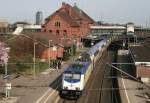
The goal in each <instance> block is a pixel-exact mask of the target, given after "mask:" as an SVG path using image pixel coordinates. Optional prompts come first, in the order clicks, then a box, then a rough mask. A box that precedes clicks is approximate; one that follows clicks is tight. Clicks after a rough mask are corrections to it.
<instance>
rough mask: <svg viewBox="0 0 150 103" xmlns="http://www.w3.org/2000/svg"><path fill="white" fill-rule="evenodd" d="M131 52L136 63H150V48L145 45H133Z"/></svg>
mask: <svg viewBox="0 0 150 103" xmlns="http://www.w3.org/2000/svg"><path fill="white" fill-rule="evenodd" d="M130 53H131V56H132V59H133V60H134V63H135V64H137V65H138V64H141V63H144V64H148V65H150V55H149V53H150V48H147V47H145V46H131V47H130Z"/></svg>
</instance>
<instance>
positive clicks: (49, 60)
mask: <svg viewBox="0 0 150 103" xmlns="http://www.w3.org/2000/svg"><path fill="white" fill-rule="evenodd" d="M51 42H52V40H49V41H48V44H49V49H48V64H49V65H48V66H49V67H48V68H50V65H51V55H50V52H51V49H50V48H51Z"/></svg>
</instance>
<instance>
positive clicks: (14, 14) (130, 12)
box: [0, 0, 150, 26]
mask: <svg viewBox="0 0 150 103" xmlns="http://www.w3.org/2000/svg"><path fill="white" fill-rule="evenodd" d="M0 1H1V2H0V20H6V21H8V22H10V23H14V22H16V21H28V22H31V23H35V13H36V12H37V11H42V12H43V18H46V17H47V16H49V15H51V14H52V13H53V12H54V11H55V10H57V9H58V8H60V7H61V3H62V2H66V3H69V4H70V5H74V3H76V4H77V6H78V7H79V8H81V9H82V10H83V11H85V12H86V13H87V14H88V15H89V16H90V17H92V18H93V19H94V20H95V21H104V22H108V23H122V24H124V23H127V22H134V23H135V24H137V25H143V26H145V25H146V24H147V25H149V26H150V6H149V5H150V0H0Z"/></svg>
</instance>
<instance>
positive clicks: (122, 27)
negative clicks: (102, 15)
mask: <svg viewBox="0 0 150 103" xmlns="http://www.w3.org/2000/svg"><path fill="white" fill-rule="evenodd" d="M90 28H91V29H126V27H124V26H101V25H100V26H91V27H90Z"/></svg>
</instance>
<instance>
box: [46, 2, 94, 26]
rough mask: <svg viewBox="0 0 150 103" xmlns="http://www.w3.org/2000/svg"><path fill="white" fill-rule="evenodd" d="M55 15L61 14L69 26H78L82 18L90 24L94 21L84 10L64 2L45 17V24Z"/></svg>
mask: <svg viewBox="0 0 150 103" xmlns="http://www.w3.org/2000/svg"><path fill="white" fill-rule="evenodd" d="M55 15H59V16H61V17H62V18H63V19H64V20H65V21H66V22H68V23H69V24H70V25H71V26H79V25H80V23H79V20H84V21H87V22H88V23H91V24H92V23H95V21H94V20H93V19H92V18H90V17H89V16H88V15H87V14H86V13H85V12H84V11H82V10H81V9H79V8H78V7H77V6H74V7H72V6H71V5H69V4H67V3H64V2H63V3H62V7H61V8H59V9H58V10H57V11H55V12H54V13H53V14H52V15H50V16H49V17H47V18H46V19H45V20H46V22H45V24H47V23H48V21H49V20H51V18H52V17H53V16H55ZM45 24H44V25H45Z"/></svg>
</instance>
